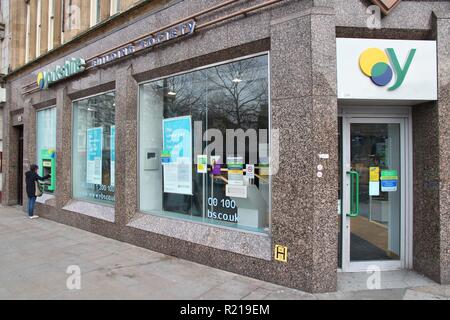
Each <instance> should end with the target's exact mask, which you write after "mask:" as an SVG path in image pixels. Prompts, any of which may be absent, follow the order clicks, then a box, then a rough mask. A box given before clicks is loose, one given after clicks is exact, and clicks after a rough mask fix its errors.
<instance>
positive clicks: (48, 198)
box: [36, 193, 56, 207]
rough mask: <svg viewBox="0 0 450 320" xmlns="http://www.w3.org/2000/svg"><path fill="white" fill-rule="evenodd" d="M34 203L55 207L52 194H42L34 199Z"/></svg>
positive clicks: (54, 198)
mask: <svg viewBox="0 0 450 320" xmlns="http://www.w3.org/2000/svg"><path fill="white" fill-rule="evenodd" d="M36 203H40V204H44V205H46V206H51V207H56V197H55V195H53V194H48V193H44V194H43V195H42V196H40V197H37V198H36Z"/></svg>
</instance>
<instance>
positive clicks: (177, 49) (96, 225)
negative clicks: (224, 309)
mask: <svg viewBox="0 0 450 320" xmlns="http://www.w3.org/2000/svg"><path fill="white" fill-rule="evenodd" d="M56 2H57V1H56ZM375 2H376V5H375V6H374V5H373V3H372V2H369V1H366V0H345V1H344V0H335V1H318V0H283V1H279V0H247V1H244V0H228V1H225V0H224V1H215V0H210V1H196V0H192V1H188V0H184V1H183V0H171V1H157V0H153V1H140V2H138V3H136V4H134V5H133V6H131V7H130V8H128V9H127V10H124V11H123V12H119V13H118V14H116V15H112V16H111V12H112V9H111V8H112V7H115V8H118V6H119V4H118V3H119V2H118V1H99V5H100V6H99V7H97V6H94V5H93V2H89V1H79V3H78V2H77V1H72V2H71V4H72V5H73V6H75V7H72V8H71V9H72V11H71V12H74V16H71V17H70V18H71V19H72V20H73V21H75V22H76V21H78V20H80V21H81V20H83V19H84V20H86V21H84V22H81V28H80V29H79V30H81V31H77V33H76V34H71V35H70V36H68V35H67V33H66V32H67V30H64V34H62V32H61V34H60V32H59V31H61V30H59V31H58V32H53V35H54V38H56V40H55V42H56V44H55V45H54V47H53V48H51V46H50V47H49V46H48V43H49V42H48V41H47V45H45V44H44V45H42V41H44V42H45V40H43V37H42V36H41V39H40V40H41V41H40V43H41V46H39V45H37V43H39V41H38V40H39V39H37V38H39V36H37V37H35V38H31V37H28V36H27V34H28V33H27V31H29V30H30V28H31V26H34V25H38V27H37V29H39V23H37V24H35V23H34V22H27V23H26V24H25V25H26V26H28V27H26V28H25V30H27V31H24V30H22V31H21V32H17V34H16V36H17V38H16V39H14V38H13V39H12V41H13V43H15V44H13V45H12V49H11V52H15V51H14V50H20V49H18V48H21V47H22V46H24V47H25V51H22V52H23V53H22V54H18V53H17V54H16V53H13V54H12V56H11V60H14V59H17V60H16V61H15V62H12V63H11V65H12V66H13V67H12V69H13V70H12V72H10V73H9V74H8V76H7V77H6V80H7V82H6V90H7V95H6V96H7V102H6V106H5V113H4V118H5V119H4V124H5V125H4V129H3V132H4V168H5V169H4V181H3V191H4V192H3V199H2V202H3V204H4V205H15V204H17V203H20V204H22V205H24V207H25V206H26V203H27V198H26V196H24V194H25V193H24V176H23V172H24V171H25V170H27V169H28V167H29V165H30V164H32V163H38V165H39V167H40V169H39V170H40V173H41V174H46V173H51V176H52V177H51V179H49V180H48V181H46V182H45V184H44V189H45V193H44V195H43V196H42V197H40V198H38V202H39V203H38V205H37V211H38V214H39V215H40V216H43V217H45V218H49V219H52V220H55V221H58V222H61V223H65V224H68V225H71V226H75V227H78V228H82V229H85V230H88V231H91V232H94V233H98V234H101V235H104V236H107V237H111V238H114V239H118V240H121V241H125V242H129V243H132V244H135V245H138V246H142V247H145V248H149V249H152V250H156V251H159V252H162V253H165V254H169V255H173V256H177V257H180V258H184V259H188V260H191V261H195V262H199V263H202V264H206V265H210V266H213V267H217V268H221V269H224V270H228V271H231V272H236V273H240V274H243V275H247V276H251V277H255V278H259V279H262V280H267V281H271V282H274V283H278V284H282V285H287V286H290V287H293V288H298V289H301V290H306V291H310V292H327V291H334V290H336V287H337V273H338V272H355V271H367V270H392V269H413V270H415V271H417V272H419V273H422V274H424V275H426V276H428V277H430V278H431V279H433V280H435V281H437V282H440V283H449V282H450V210H449V206H450V194H449V192H450V189H449V185H450V174H449V172H450V168H449V166H450V153H449V151H448V150H449V148H448V146H449V144H450V137H449V135H448V132H449V130H450V122H449V121H448V116H449V114H450V90H449V89H450V71H449V70H448V66H449V64H450V3H448V2H447V1H401V2H399V3H397V2H395V1H374V3H375ZM43 3H47V2H46V1H42V2H40V1H38V3H37V4H34V2H33V1H25V3H22V2H21V1H17V3H16V4H15V5H17V6H18V7H20V6H22V7H20V8H16V9H15V10H19V11H18V12H16V11H11V15H13V13H12V12H15V13H17V14H19V13H20V14H22V13H23V12H30V13H29V14H27V15H26V17H28V18H27V19H26V20H25V21H32V20H33V19H35V18H34V15H33V14H31V12H32V10H31V9H30V10H29V9H26V8H27V7H28V6H32V5H33V6H34V5H37V6H36V8H41V11H42V8H43V6H45V5H46V4H43ZM104 3H107V5H108V6H109V13H108V10H106V9H105V7H102V4H104ZM95 4H97V3H95ZM62 5H64V3H62ZM116 5H117V6H116ZM55 6H56V7H57V5H56V4H55ZM380 6H381V8H383V10H382V11H383V12H384V14H383V13H382V12H381V10H379V9H378V8H380ZM33 8H34V7H33ZM11 10H14V9H13V8H12V9H11ZM83 10H89V12H90V15H83V14H81V16H80V19H78V16H77V14H78V13H79V12H83ZM44 11H45V10H44ZM56 11H58V10H56ZM36 12H39V10H37V11H36ZM49 12H51V10H50V11H49ZM58 12H59V11H58ZM77 12H78V13H77ZM85 12H86V11H85ZM99 12H100V13H99ZM379 13H380V15H379ZM42 16H43V15H41V16H39V15H38V14H37V15H36V17H37V18H36V19H37V21H38V22H39V21H41V22H42V21H50V20H47V18H45V17H42ZM55 17H56V16H55ZM62 17H64V15H62ZM87 17H89V23H88V21H87ZM102 17H104V18H102ZM55 19H56V18H55ZM98 21H103V22H101V23H98V24H95V23H96V22H98ZM77 23H78V22H77ZM77 23H74V24H77ZM55 25H56V24H55ZM22 27H23V26H22ZM13 28H14V27H13ZM55 30H56V29H55ZM33 32H34V31H33ZM33 32H32V33H33ZM44 33H45V32H44ZM24 34H25V38H24V37H23V35H24ZM49 34H50V33H49ZM59 36H60V37H61V38H58V37H59ZM18 38H20V40H17V39H18ZM24 39H25V40H24ZM14 41H16V42H14ZM20 41H22V42H20ZM23 41H25V42H24V44H25V45H23V44H20V43H23ZM34 53H35V54H34ZM39 53H40V55H39Z"/></svg>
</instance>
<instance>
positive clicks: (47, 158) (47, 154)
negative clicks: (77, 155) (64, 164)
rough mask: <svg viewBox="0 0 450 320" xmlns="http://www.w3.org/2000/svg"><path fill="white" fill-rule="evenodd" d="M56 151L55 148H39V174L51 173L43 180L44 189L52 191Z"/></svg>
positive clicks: (54, 182)
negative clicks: (48, 177)
mask: <svg viewBox="0 0 450 320" xmlns="http://www.w3.org/2000/svg"><path fill="white" fill-rule="evenodd" d="M55 165H56V152H55V149H42V150H41V164H40V166H39V168H40V176H41V177H44V176H46V175H48V174H49V175H51V177H50V179H49V180H46V181H43V185H44V191H46V192H54V191H55V187H56V166H55Z"/></svg>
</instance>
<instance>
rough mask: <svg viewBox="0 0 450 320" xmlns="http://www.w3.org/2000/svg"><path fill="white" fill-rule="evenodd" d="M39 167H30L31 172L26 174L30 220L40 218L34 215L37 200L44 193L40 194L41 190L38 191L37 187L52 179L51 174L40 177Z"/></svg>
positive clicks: (33, 165)
mask: <svg viewBox="0 0 450 320" xmlns="http://www.w3.org/2000/svg"><path fill="white" fill-rule="evenodd" d="M38 169H39V167H38V166H37V165H36V164H32V165H31V166H30V171H27V172H26V173H25V184H26V189H27V196H28V217H29V218H30V219H36V218H39V216H37V215H34V205H35V203H36V198H37V197H38V196H40V195H42V193H40V192H39V191H40V190H36V185H37V184H38V183H39V181H42V180H47V179H49V178H50V177H51V175H50V174H48V175H46V176H44V177H41V176H40V175H38V173H37V171H38Z"/></svg>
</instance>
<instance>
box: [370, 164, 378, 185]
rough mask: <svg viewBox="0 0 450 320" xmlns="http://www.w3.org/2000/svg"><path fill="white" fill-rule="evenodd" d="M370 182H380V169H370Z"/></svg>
mask: <svg viewBox="0 0 450 320" xmlns="http://www.w3.org/2000/svg"><path fill="white" fill-rule="evenodd" d="M369 171H370V182H379V181H380V167H370V169H369Z"/></svg>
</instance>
